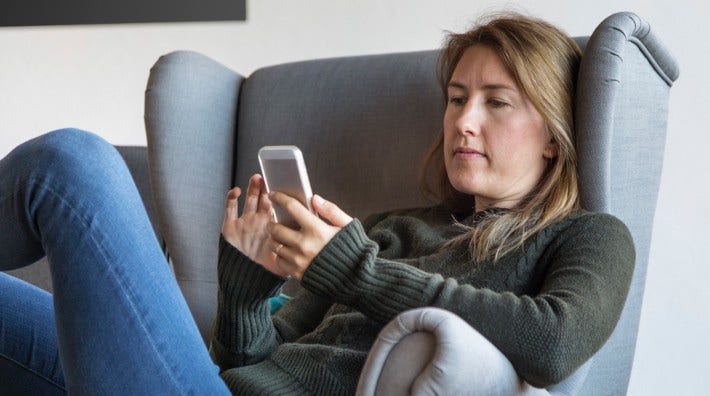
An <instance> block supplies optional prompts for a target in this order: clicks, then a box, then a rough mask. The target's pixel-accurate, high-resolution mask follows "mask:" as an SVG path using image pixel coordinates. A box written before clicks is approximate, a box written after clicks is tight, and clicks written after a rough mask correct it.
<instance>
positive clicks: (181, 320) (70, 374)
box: [0, 129, 229, 395]
mask: <svg viewBox="0 0 710 396" xmlns="http://www.w3.org/2000/svg"><path fill="white" fill-rule="evenodd" d="M217 237H218V236H217V235H215V241H217ZM0 238H2V239H0V241H1V242H0V270H10V269H14V268H19V267H22V266H25V265H28V264H30V263H32V262H34V261H36V260H37V259H39V258H41V257H42V256H44V255H46V256H47V259H48V261H49V263H50V269H51V275H52V284H53V288H54V295H53V296H52V295H50V294H49V293H46V292H43V291H41V290H40V289H38V288H36V287H33V286H31V285H29V284H27V283H25V282H23V281H20V280H18V279H15V278H13V277H11V276H9V275H6V274H2V273H0V394H3V395H5V394H12V393H13V392H17V393H24V394H31V393H34V392H37V391H40V390H44V392H42V393H43V394H50V393H52V392H56V393H64V392H69V393H71V394H101V395H112V394H120V395H137V394H171V395H172V394H187V393H190V394H209V395H220V394H229V391H228V389H227V387H226V386H225V384H224V383H223V382H222V380H221V379H220V377H219V372H218V368H217V366H216V365H215V364H214V363H213V362H212V360H211V359H210V357H209V354H208V351H207V348H206V346H205V345H204V343H203V341H202V338H201V337H200V333H199V331H198V329H197V326H196V324H195V322H194V320H193V319H192V316H191V314H190V311H189V309H188V307H187V304H186V302H185V300H184V299H183V296H182V294H181V292H180V289H179V288H178V285H177V282H176V280H175V278H174V277H173V275H172V273H171V271H170V269H169V266H168V264H167V262H166V260H165V257H164V256H163V253H162V251H161V249H160V246H159V244H158V242H157V240H156V238H155V235H154V233H153V230H152V228H151V225H150V221H149V220H148V216H147V215H146V212H145V209H144V207H143V204H142V201H141V198H140V196H139V194H138V192H137V190H136V188H135V185H134V183H133V179H132V178H131V175H130V173H129V172H128V170H127V168H126V166H125V164H124V163H123V160H122V158H121V156H120V155H119V154H118V153H117V152H116V150H115V149H114V148H113V147H112V146H111V145H110V144H108V143H106V142H105V141H103V140H102V139H100V138H98V137H97V136H95V135H92V134H90V133H87V132H82V131H78V130H71V129H66V130H59V131H54V132H51V133H49V134H46V135H44V136H41V137H38V138H36V139H33V140H30V141H28V142H27V143H24V144H22V145H20V146H19V147H17V148H16V149H15V150H14V151H13V152H11V153H10V154H9V155H8V156H7V157H6V158H4V159H2V160H1V161H0ZM215 248H216V242H215Z"/></svg>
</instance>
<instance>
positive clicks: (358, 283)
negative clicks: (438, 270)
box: [302, 215, 634, 387]
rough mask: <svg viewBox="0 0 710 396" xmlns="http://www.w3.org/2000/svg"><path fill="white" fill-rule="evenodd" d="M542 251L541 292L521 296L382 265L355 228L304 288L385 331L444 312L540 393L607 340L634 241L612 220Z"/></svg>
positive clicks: (595, 220)
mask: <svg viewBox="0 0 710 396" xmlns="http://www.w3.org/2000/svg"><path fill="white" fill-rule="evenodd" d="M548 250H551V251H553V253H550V257H548V260H550V262H551V264H550V266H549V267H548V270H547V273H546V275H545V279H544V281H543V284H542V288H541V290H540V292H539V293H538V294H537V295H520V296H518V295H515V294H513V293H510V292H495V291H492V290H489V289H478V288H475V287H473V286H471V285H466V284H459V283H458V282H457V281H456V280H454V279H451V278H444V277H442V276H441V275H439V274H434V273H427V272H425V271H422V270H419V269H417V268H415V267H413V266H410V265H407V264H405V263H403V262H397V261H392V260H384V259H381V258H378V257H377V253H378V246H377V244H376V243H375V242H373V241H372V240H370V239H369V238H368V237H367V236H366V234H365V232H364V230H363V229H362V226H361V225H360V223H358V222H357V221H353V222H352V223H351V224H349V225H348V226H347V227H345V228H344V229H342V230H341V231H340V232H339V233H338V234H337V235H336V236H335V238H333V239H332V240H331V241H330V243H329V244H328V245H327V246H326V248H325V249H323V250H322V251H321V253H320V254H319V255H318V256H317V257H316V258H315V260H314V261H313V263H312V264H311V266H310V267H309V268H308V270H307V271H306V273H305V274H304V278H303V280H302V284H303V285H304V287H306V288H307V289H309V290H311V291H313V292H314V293H316V294H318V295H322V296H327V297H329V298H331V299H333V300H335V301H337V302H340V303H343V304H346V305H349V306H352V307H354V308H356V309H358V310H359V311H361V312H362V313H364V314H365V315H367V316H369V317H370V318H372V319H374V320H378V321H381V322H386V321H389V320H391V319H392V318H393V317H394V316H396V315H397V314H399V313H401V312H404V311H406V310H408V309H412V308H418V307H423V306H435V307H440V308H443V309H446V310H449V311H451V312H453V313H455V314H457V315H458V316H460V317H461V318H463V319H464V320H465V321H466V322H468V323H469V324H470V325H471V326H473V327H474V328H475V329H476V330H478V331H479V332H480V333H481V334H482V335H483V336H484V337H486V338H487V339H489V340H490V341H491V342H492V343H493V344H494V345H496V347H497V348H498V349H499V350H501V352H503V354H504V355H505V356H506V357H507V358H508V359H509V360H510V361H511V363H512V364H513V366H514V367H515V369H516V371H517V372H518V374H519V375H520V376H521V377H522V378H523V379H525V380H526V381H528V382H529V383H530V384H532V385H534V386H538V387H545V386H549V385H551V384H554V383H557V382H559V381H561V380H562V379H564V378H566V377H567V376H568V375H569V374H571V373H572V372H573V371H574V370H575V369H576V368H577V367H578V366H579V365H581V364H582V363H583V362H584V361H586V360H587V359H588V358H589V357H591V356H592V355H593V354H594V352H596V351H597V350H598V349H599V348H600V347H601V346H602V345H603V343H604V342H605V341H606V339H607V338H608V337H609V335H610V334H611V332H612V330H613V329H614V326H615V325H616V322H617V321H618V318H619V315H620V313H621V309H622V307H623V304H624V301H625V298H626V294H627V292H628V288H629V284H630V280H631V275H632V273H633V265H634V249H633V242H632V240H631V236H630V234H629V233H628V230H627V229H626V227H625V226H624V225H623V224H622V223H621V222H620V221H618V220H617V219H615V218H613V217H611V216H603V215H594V216H586V217H584V218H583V219H582V220H579V221H577V222H575V224H574V226H571V227H568V228H567V229H566V230H564V231H562V232H561V233H560V235H559V236H557V237H556V238H555V240H554V241H553V243H551V248H550V249H548ZM461 265H466V263H461Z"/></svg>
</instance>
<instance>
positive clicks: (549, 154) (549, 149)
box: [542, 139, 559, 159]
mask: <svg viewBox="0 0 710 396" xmlns="http://www.w3.org/2000/svg"><path fill="white" fill-rule="evenodd" d="M558 155H559V151H558V148H557V142H555V141H554V140H552V139H550V142H549V143H547V146H545V150H543V152H542V156H543V157H545V158H547V159H553V158H557V156H558Z"/></svg>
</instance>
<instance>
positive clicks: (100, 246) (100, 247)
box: [28, 178, 182, 389]
mask: <svg viewBox="0 0 710 396" xmlns="http://www.w3.org/2000/svg"><path fill="white" fill-rule="evenodd" d="M45 184H46V182H45V181H42V180H41V179H37V178H32V179H31V180H28V185H34V186H36V187H39V188H46V190H47V192H49V193H51V194H52V195H53V196H54V197H55V198H57V199H59V200H60V201H61V202H62V203H63V204H65V205H66V206H67V208H69V210H70V211H71V213H72V215H73V216H74V217H76V219H77V220H78V221H80V222H81V225H82V226H84V227H86V228H88V224H87V221H85V219H84V218H83V216H81V214H80V212H79V211H77V210H76V208H74V206H73V205H72V204H71V203H70V202H69V201H67V200H65V199H64V197H62V196H61V195H60V194H59V193H58V192H57V191H55V190H54V189H53V188H52V187H50V186H46V185H45ZM88 236H89V238H91V240H92V241H93V242H94V244H95V245H96V246H97V252H98V253H99V254H100V255H101V256H102V257H103V259H104V263H108V262H109V261H110V260H109V259H108V257H107V255H106V253H105V251H104V249H103V244H101V243H99V241H98V240H96V239H95V237H94V235H93V234H92V233H88ZM106 267H107V269H108V270H109V271H110V272H111V274H113V276H114V277H115V278H116V280H117V284H118V285H119V286H120V287H121V291H122V292H123V293H124V295H125V296H126V299H127V301H128V303H129V305H130V308H131V309H132V310H133V312H135V313H140V311H139V310H138V309H137V307H136V304H135V302H134V298H133V293H128V289H129V288H127V287H125V282H124V280H123V278H122V277H121V276H119V275H118V274H117V273H116V272H115V270H114V268H113V267H112V266H111V265H106ZM143 316H144V315H143V314H142V313H140V314H139V315H136V318H137V322H138V324H139V325H140V327H141V328H142V329H143V331H144V333H145V334H146V335H147V336H148V338H149V339H150V341H151V342H150V344H151V347H152V349H153V350H154V351H155V352H156V355H157V357H158V360H159V361H160V362H161V364H162V365H163V367H164V368H167V369H168V370H167V372H168V375H169V377H170V379H171V381H172V382H173V385H174V386H175V388H176V389H182V387H181V386H180V381H178V380H177V379H176V378H175V376H174V375H173V373H172V368H171V366H170V365H169V364H168V363H167V361H166V359H165V358H164V357H163V354H162V352H160V351H159V350H158V349H157V348H156V346H155V344H156V342H155V340H154V338H153V337H152V335H151V333H150V332H149V331H148V328H147V326H146V325H145V322H144V320H143Z"/></svg>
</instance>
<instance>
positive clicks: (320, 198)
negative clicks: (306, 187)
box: [313, 194, 325, 205]
mask: <svg viewBox="0 0 710 396" xmlns="http://www.w3.org/2000/svg"><path fill="white" fill-rule="evenodd" d="M313 199H314V200H315V201H316V203H317V204H318V205H323V204H324V203H325V199H323V197H321V196H320V195H318V194H315V195H314V196H313Z"/></svg>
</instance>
